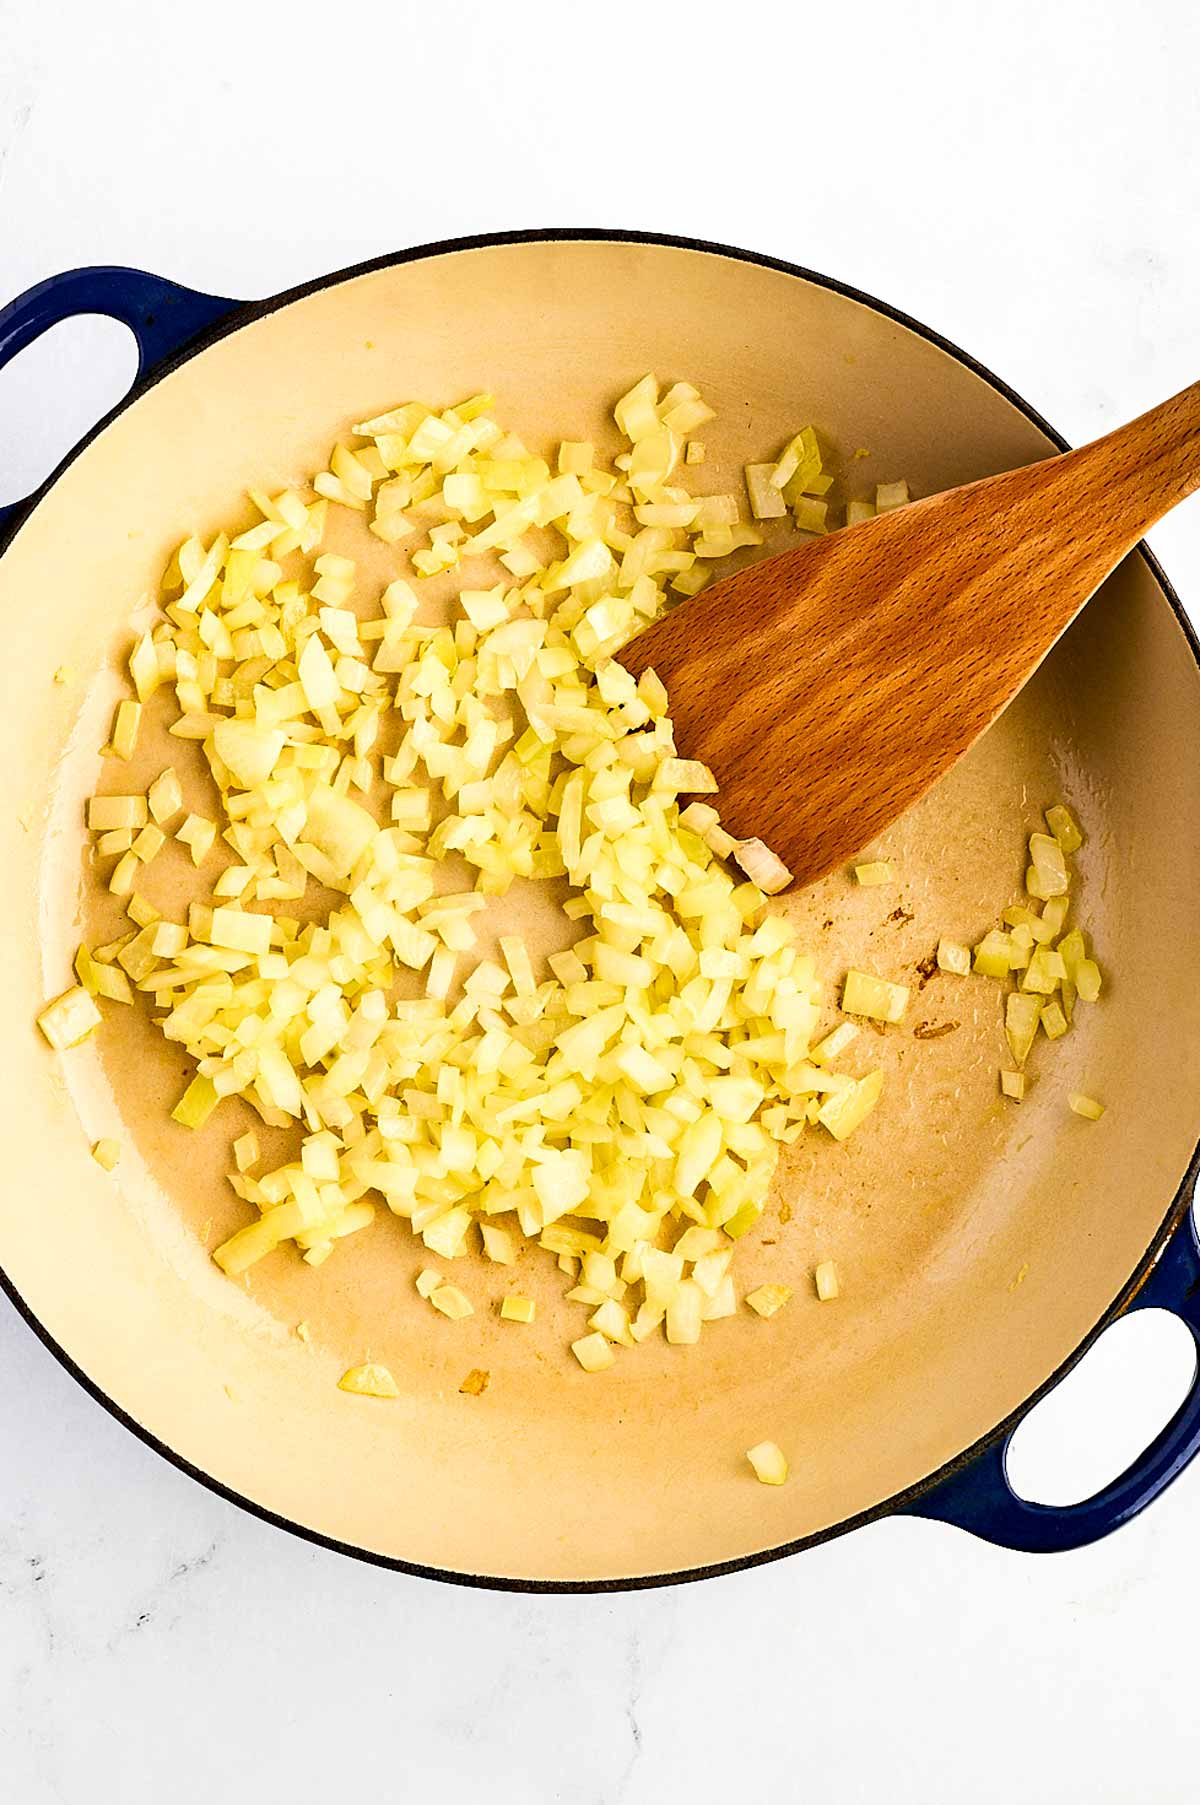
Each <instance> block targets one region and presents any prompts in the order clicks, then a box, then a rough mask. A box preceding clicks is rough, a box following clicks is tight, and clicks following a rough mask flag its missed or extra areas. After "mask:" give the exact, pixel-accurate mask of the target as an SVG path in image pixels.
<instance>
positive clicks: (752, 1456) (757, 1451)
mask: <svg viewBox="0 0 1200 1805" xmlns="http://www.w3.org/2000/svg"><path fill="white" fill-rule="evenodd" d="M746 1459H747V1460H748V1461H749V1462H750V1465H751V1466H752V1467H753V1468H754V1473H755V1477H756V1478H757V1479H759V1480H761V1481H762V1483H763V1485H783V1484H784V1482H785V1481H786V1479H787V1476H788V1463H787V1461H786V1459H785V1458H784V1454H783V1450H782V1449H781V1448H780V1447H778V1445H777V1444H776V1443H775V1442H773V1441H760V1442H756V1443H755V1445H754V1446H753V1447H752V1448H747V1450H746Z"/></svg>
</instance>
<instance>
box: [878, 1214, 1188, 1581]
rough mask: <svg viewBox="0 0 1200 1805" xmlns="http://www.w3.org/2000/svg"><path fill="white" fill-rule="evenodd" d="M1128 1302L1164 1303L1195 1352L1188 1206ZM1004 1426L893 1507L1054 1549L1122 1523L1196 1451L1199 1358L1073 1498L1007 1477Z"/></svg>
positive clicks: (1020, 1545)
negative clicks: (1102, 1472)
mask: <svg viewBox="0 0 1200 1805" xmlns="http://www.w3.org/2000/svg"><path fill="white" fill-rule="evenodd" d="M1125 1308H1126V1309H1127V1310H1144V1309H1160V1310H1170V1311H1171V1313H1172V1314H1173V1315H1175V1316H1178V1317H1179V1318H1180V1319H1181V1320H1182V1321H1183V1322H1185V1323H1186V1324H1187V1326H1188V1328H1189V1329H1190V1330H1191V1331H1192V1337H1193V1340H1194V1341H1195V1342H1196V1344H1197V1350H1198V1357H1200V1245H1198V1244H1197V1239H1196V1226H1195V1222H1194V1220H1193V1216H1192V1211H1191V1209H1188V1210H1186V1211H1185V1212H1184V1215H1183V1217H1182V1219H1181V1221H1180V1222H1179V1223H1178V1225H1177V1226H1176V1228H1175V1231H1174V1233H1173V1234H1172V1236H1171V1239H1170V1240H1169V1241H1168V1242H1167V1245H1166V1247H1165V1248H1164V1250H1163V1252H1162V1254H1161V1256H1160V1258H1159V1260H1158V1262H1157V1264H1156V1265H1155V1267H1154V1268H1153V1270H1152V1271H1151V1273H1150V1276H1149V1277H1148V1278H1147V1280H1146V1282H1145V1284H1144V1285H1143V1286H1142V1287H1141V1289H1140V1290H1139V1291H1138V1292H1137V1293H1136V1295H1135V1296H1134V1297H1133V1298H1132V1299H1131V1301H1130V1302H1129V1303H1128V1304H1127V1305H1126V1306H1125ZM1016 1428H1017V1425H1015V1424H1014V1426H1013V1428H1011V1429H1010V1430H1009V1431H1008V1433H1007V1434H1006V1435H1004V1436H1002V1437H1001V1438H1000V1439H999V1440H998V1441H996V1442H994V1443H992V1445H991V1446H990V1447H987V1448H984V1449H983V1450H982V1452H981V1453H979V1454H977V1455H975V1456H974V1457H973V1458H972V1459H969V1460H967V1461H966V1462H965V1464H964V1465H962V1466H960V1467H958V1468H957V1469H956V1470H955V1471H953V1472H951V1473H950V1474H949V1475H948V1476H947V1477H946V1478H945V1479H942V1480H939V1481H937V1482H935V1483H934V1484H933V1485H932V1486H930V1488H929V1489H928V1490H927V1491H925V1492H923V1493H921V1494H920V1495H919V1496H918V1497H916V1498H915V1499H913V1500H912V1501H911V1502H909V1503H907V1504H904V1505H902V1506H901V1507H900V1510H899V1512H898V1513H897V1514H898V1515H901V1516H910V1517H929V1518H934V1519H937V1520H939V1521H941V1522H943V1523H952V1524H954V1525H955V1526H956V1527H957V1528H959V1529H966V1530H969V1531H970V1532H971V1534H972V1535H977V1536H979V1537H981V1538H982V1540H983V1541H985V1542H992V1543H994V1544H995V1545H996V1547H998V1548H1012V1549H1016V1550H1019V1551H1021V1552H1022V1553H1026V1554H1057V1553H1060V1552H1063V1551H1065V1550H1066V1549H1069V1548H1084V1547H1086V1546H1087V1545H1088V1543H1090V1542H1098V1541H1099V1540H1100V1538H1101V1537H1102V1536H1106V1535H1108V1534H1109V1533H1110V1532H1111V1531H1112V1530H1114V1529H1119V1528H1120V1527H1121V1525H1122V1524H1123V1523H1128V1522H1129V1521H1130V1519H1131V1518H1132V1517H1136V1516H1137V1514H1138V1512H1139V1511H1141V1510H1144V1509H1145V1508H1146V1506H1147V1505H1148V1504H1151V1503H1153V1501H1154V1499H1155V1498H1157V1497H1158V1495H1159V1493H1160V1492H1162V1491H1165V1490H1166V1488H1167V1486H1168V1485H1170V1483H1171V1481H1172V1479H1175V1478H1176V1477H1177V1476H1178V1475H1179V1474H1180V1473H1182V1471H1183V1469H1184V1467H1185V1466H1187V1464H1188V1462H1189V1461H1190V1460H1191V1459H1192V1457H1193V1456H1194V1455H1195V1454H1196V1453H1197V1452H1200V1366H1198V1368H1197V1371H1196V1372H1195V1373H1194V1374H1193V1377H1192V1383H1191V1387H1190V1389H1189V1391H1188V1395H1187V1397H1186V1398H1185V1399H1184V1401H1183V1403H1182V1404H1181V1405H1180V1407H1179V1409H1178V1410H1177V1411H1176V1412H1175V1415H1174V1416H1173V1417H1172V1418H1171V1420H1170V1422H1169V1423H1168V1424H1167V1425H1166V1427H1165V1429H1163V1430H1162V1431H1161V1433H1160V1434H1159V1435H1157V1436H1155V1438H1154V1440H1153V1441H1152V1442H1151V1443H1150V1446H1149V1447H1148V1448H1146V1449H1145V1451H1144V1452H1143V1453H1142V1454H1139V1456H1138V1458H1137V1459H1136V1460H1135V1461H1134V1462H1133V1464H1132V1465H1131V1466H1129V1467H1127V1468H1126V1470H1125V1471H1124V1472H1123V1473H1122V1474H1120V1476H1119V1477H1118V1478H1116V1479H1114V1480H1113V1481H1112V1483H1111V1485H1106V1486H1105V1487H1104V1488H1103V1490H1101V1491H1099V1492H1097V1493H1096V1494H1095V1496H1094V1497H1091V1498H1085V1499H1083V1500H1082V1502H1081V1503H1079V1504H1067V1505H1057V1504H1031V1503H1029V1502H1028V1501H1027V1500H1026V1499H1024V1498H1019V1497H1018V1496H1017V1494H1016V1492H1014V1491H1013V1489H1012V1487H1011V1485H1010V1484H1009V1482H1008V1474H1007V1471H1006V1460H1007V1455H1008V1448H1009V1443H1010V1442H1011V1441H1012V1438H1013V1435H1014V1434H1015V1432H1016Z"/></svg>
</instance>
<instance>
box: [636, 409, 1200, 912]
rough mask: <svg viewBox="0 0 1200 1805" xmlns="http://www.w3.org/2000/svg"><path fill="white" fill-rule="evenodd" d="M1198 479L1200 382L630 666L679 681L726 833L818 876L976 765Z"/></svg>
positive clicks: (683, 745)
mask: <svg viewBox="0 0 1200 1805" xmlns="http://www.w3.org/2000/svg"><path fill="white" fill-rule="evenodd" d="M1198 483H1200V387H1198V388H1197V389H1195V390H1188V391H1186V392H1185V394H1184V395H1181V396H1177V397H1175V399H1174V400H1173V401H1170V402H1166V403H1164V404H1163V406H1162V407H1161V408H1156V409H1155V410H1154V411H1153V412H1152V413H1151V414H1147V415H1144V416H1143V417H1142V419H1141V420H1139V421H1135V422H1133V423H1132V425H1130V426H1128V427H1125V428H1122V429H1121V431H1120V432H1118V433H1115V434H1112V435H1110V437H1109V438H1107V439H1102V440H1100V441H1098V442H1097V443H1096V444H1094V445H1089V446H1086V447H1084V448H1083V449H1082V450H1080V451H1077V452H1071V453H1068V454H1066V455H1065V456H1062V457H1054V458H1049V459H1047V460H1046V461H1045V462H1043V463H1039V464H1031V465H1029V466H1027V467H1026V468H1024V469H1021V470H1015V471H1010V472H1006V473H1004V474H1002V475H999V476H995V477H989V478H987V479H985V480H984V481H983V482H978V483H971V484H969V485H966V486H965V487H963V488H960V489H952V490H950V491H948V492H947V493H946V494H944V495H937V496H931V497H930V498H928V499H927V500H925V501H920V502H914V503H912V504H910V505H909V506H908V507H905V508H900V509H897V510H895V511H894V512H892V513H889V514H886V515H883V516H880V517H879V518H878V519H875V520H871V521H868V522H865V523H864V524H862V525H860V526H856V527H850V528H847V529H843V530H842V531H841V532H838V533H832V534H830V535H829V536H827V537H824V538H820V539H815V540H812V541H810V542H808V543H807V544H805V545H803V546H801V547H799V548H797V549H796V550H795V551H790V552H785V553H783V554H781V555H779V556H777V557H773V558H767V559H763V560H760V561H759V562H758V563H756V564H750V565H748V566H747V567H746V568H745V569H743V570H741V571H739V572H737V573H736V574H735V575H733V576H731V577H729V578H727V579H725V580H724V581H722V582H720V583H718V584H715V585H713V587H711V588H710V589H707V590H703V591H701V593H700V594H699V595H697V596H696V597H694V598H693V599H692V600H691V601H689V602H686V603H684V604H683V605H682V606H681V607H680V608H678V609H676V610H675V611H674V612H673V613H671V614H668V615H665V616H663V617H662V618H661V619H660V620H658V621H656V622H654V624H653V625H652V626H650V627H649V628H647V630H646V631H645V632H644V633H641V634H639V635H638V637H637V638H636V639H634V640H632V641H630V643H629V644H628V645H627V646H625V647H624V648H623V649H622V651H621V652H620V654H619V657H620V661H621V663H622V664H623V665H625V667H626V669H628V670H629V671H631V672H632V673H633V674H634V675H635V676H639V675H640V674H641V673H642V672H643V671H644V670H646V669H648V668H653V669H654V670H655V671H656V672H657V673H658V675H659V677H661V678H662V680H663V682H664V683H665V684H666V686H667V691H668V694H669V697H670V708H671V715H672V719H673V720H674V723H675V737H676V743H677V744H678V747H679V750H680V752H681V753H682V754H683V755H684V756H685V757H688V758H699V759H703V760H704V762H705V763H706V764H708V765H709V766H710V767H711V769H712V771H713V774H714V775H715V777H716V779H717V781H718V783H719V785H720V795H719V797H718V799H717V800H718V803H719V807H720V811H721V820H722V824H723V825H724V826H725V827H726V829H727V830H728V831H729V832H730V833H732V834H735V835H737V836H738V837H739V838H757V839H761V840H764V841H765V842H766V844H767V845H768V846H769V847H771V849H772V850H773V851H774V852H776V853H777V854H778V855H779V857H780V858H781V859H782V860H783V861H784V863H785V864H786V865H787V867H788V869H789V870H790V871H791V872H792V874H793V878H794V880H795V881H796V882H797V883H801V884H803V883H808V882H811V881H812V880H813V879H815V878H818V877H821V876H823V875H824V873H825V872H827V871H830V870H832V869H833V868H834V867H835V866H837V865H839V864H841V863H843V862H844V861H846V860H847V859H848V858H850V857H851V856H852V855H853V854H854V853H855V852H856V851H858V850H859V849H860V848H861V847H863V846H865V845H866V844H867V842H868V841H869V840H871V839H873V838H874V837H875V835H876V834H877V833H879V832H880V831H881V830H882V829H883V828H885V827H886V826H887V825H888V824H889V823H890V822H891V821H893V820H895V819H896V817H897V816H898V815H900V814H901V813H902V812H903V811H904V810H905V809H906V808H908V807H909V806H910V804H912V803H913V802H915V801H916V800H917V798H918V797H920V796H922V795H923V794H924V793H925V792H926V791H927V790H928V789H929V788H930V787H931V785H932V784H934V783H936V781H937V780H938V778H939V777H941V776H942V775H943V774H944V773H945V772H946V771H948V770H949V769H950V767H951V766H952V765H953V764H955V763H956V762H957V760H958V759H959V758H961V757H962V755H963V754H964V753H965V752H966V751H967V750H968V749H969V748H970V747H971V746H972V745H973V744H974V742H975V741H976V740H977V739H978V738H979V736H980V734H982V733H983V732H984V731H985V730H986V728H987V727H988V726H989V725H990V724H991V722H992V721H993V720H995V718H996V716H997V715H998V714H999V713H1000V712H1001V710H1002V709H1003V708H1004V707H1005V706H1006V705H1007V703H1008V702H1009V701H1011V699H1012V697H1013V696H1014V695H1015V694H1016V693H1017V691H1018V690H1019V689H1020V688H1021V686H1022V685H1023V684H1024V683H1025V682H1026V681H1027V679H1028V678H1029V677H1030V676H1031V675H1032V673H1033V672H1034V671H1035V670H1036V669H1037V667H1038V665H1039V664H1040V663H1041V661H1042V660H1043V658H1045V656H1046V654H1047V653H1048V652H1049V651H1050V649H1051V647H1052V646H1053V645H1054V643H1055V641H1056V640H1057V639H1058V638H1059V636H1060V635H1061V634H1062V632H1063V631H1064V630H1065V628H1066V627H1067V626H1068V625H1069V624H1070V622H1071V621H1072V620H1073V619H1074V617H1075V615H1076V614H1077V613H1078V611H1079V609H1080V608H1081V607H1082V606H1083V604H1084V603H1085V602H1086V601H1087V599H1088V597H1089V596H1090V595H1091V594H1092V593H1093V592H1094V590H1095V589H1096V588H1097V587H1098V586H1099V584H1100V583H1101V582H1102V581H1103V579H1104V577H1105V576H1106V575H1107V574H1108V572H1109V571H1110V570H1111V569H1112V567H1113V565H1114V564H1115V563H1116V562H1117V561H1118V560H1119V559H1120V558H1121V557H1122V556H1123V555H1124V553H1125V552H1126V551H1127V550H1128V549H1129V547H1130V546H1131V545H1133V544H1134V543H1135V542H1136V540H1137V539H1138V538H1139V537H1140V536H1141V533H1142V532H1143V531H1144V529H1145V527H1146V526H1147V525H1148V524H1150V523H1151V521H1152V520H1154V519H1156V518H1157V517H1158V515H1160V514H1161V513H1163V512H1165V510H1166V509H1167V508H1168V507H1169V506H1171V505H1173V503H1174V502H1175V501H1178V500H1179V499H1181V498H1182V496H1183V495H1184V494H1187V493H1188V492H1189V491H1190V490H1191V489H1193V488H1195V487H1196V486H1197V484H1198Z"/></svg>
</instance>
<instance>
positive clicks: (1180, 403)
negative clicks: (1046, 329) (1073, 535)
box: [1045, 382, 1200, 565]
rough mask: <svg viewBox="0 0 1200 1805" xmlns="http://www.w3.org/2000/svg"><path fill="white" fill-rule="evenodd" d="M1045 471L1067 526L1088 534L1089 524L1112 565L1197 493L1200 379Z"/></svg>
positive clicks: (1101, 552) (1199, 482)
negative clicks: (1058, 499) (1055, 492)
mask: <svg viewBox="0 0 1200 1805" xmlns="http://www.w3.org/2000/svg"><path fill="white" fill-rule="evenodd" d="M1045 468H1046V470H1047V473H1048V474H1049V473H1052V481H1053V484H1054V486H1055V487H1057V488H1058V490H1059V492H1060V494H1061V497H1062V502H1063V509H1064V515H1065V519H1064V525H1065V524H1066V523H1067V522H1068V521H1069V522H1070V523H1071V524H1072V525H1073V526H1076V527H1077V528H1078V530H1083V528H1084V525H1085V523H1086V525H1087V526H1088V527H1090V529H1091V531H1090V533H1089V537H1090V538H1091V539H1092V540H1093V542H1094V544H1095V546H1096V552H1097V557H1098V559H1099V561H1100V562H1101V563H1104V564H1106V565H1111V564H1115V563H1116V562H1117V560H1118V559H1119V558H1121V557H1123V556H1124V554H1125V553H1126V552H1127V551H1129V550H1130V549H1131V548H1132V547H1133V546H1135V545H1136V544H1137V542H1138V540H1139V539H1141V538H1142V537H1143V536H1144V534H1145V533H1146V531H1147V530H1148V529H1149V528H1150V527H1152V526H1153V525H1154V523H1155V521H1156V520H1161V518H1162V516H1163V515H1164V514H1165V513H1167V512H1168V510H1169V509H1171V508H1173V507H1175V506H1176V504H1177V503H1178V502H1181V501H1183V500H1185V499H1186V497H1187V496H1189V495H1191V494H1193V493H1194V491H1195V490H1196V489H1200V382H1197V383H1193V384H1192V386H1191V388H1187V389H1184V390H1183V391H1182V392H1181V393H1180V394H1178V395H1172V397H1171V398H1170V400H1169V401H1163V402H1161V403H1160V404H1159V406H1158V407H1152V408H1151V409H1150V411H1149V413H1145V414H1141V415H1140V416H1139V417H1138V418H1137V419H1136V420H1130V421H1129V423H1128V425H1126V426H1119V427H1118V428H1117V429H1116V431H1115V432H1111V433H1109V434H1108V435H1107V437H1106V438H1103V439H1097V440H1095V441H1094V443H1092V444H1091V445H1084V446H1082V447H1081V448H1080V449H1079V450H1078V451H1070V452H1067V453H1066V454H1065V456H1063V457H1060V458H1055V459H1052V460H1050V461H1049V462H1048V464H1047V465H1046V466H1045Z"/></svg>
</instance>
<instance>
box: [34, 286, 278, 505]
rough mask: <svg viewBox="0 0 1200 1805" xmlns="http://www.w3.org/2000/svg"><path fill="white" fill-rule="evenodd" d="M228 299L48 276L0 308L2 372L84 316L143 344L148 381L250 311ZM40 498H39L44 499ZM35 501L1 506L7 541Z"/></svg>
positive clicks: (141, 359)
mask: <svg viewBox="0 0 1200 1805" xmlns="http://www.w3.org/2000/svg"><path fill="white" fill-rule="evenodd" d="M244 305H245V303H244V302H242V301H230V300H226V299H225V298H224V297H223V296H221V295H206V294H201V293H200V292H199V291H198V290H197V289H193V288H181V287H180V286H179V284H178V283H177V282H168V281H167V280H166V279H165V278H164V277H162V276H152V275H149V274H148V273H147V272H146V271H144V270H136V269H121V268H118V267H115V266H110V267H96V268H92V269H76V270H67V271H66V272H65V273H64V274H62V275H60V276H48V277H47V278H46V280H45V281H44V282H38V283H35V284H34V286H33V287H32V288H29V289H26V291H25V293H24V294H23V295H18V296H17V298H16V300H15V301H10V302H9V303H8V305H7V306H6V307H0V370H2V369H3V368H4V366H5V364H7V363H11V361H12V359H13V358H14V357H16V355H17V353H18V352H19V351H23V350H24V349H25V347H26V346H27V345H31V344H32V343H33V342H34V340H35V339H38V338H40V337H41V336H42V334H43V332H47V331H49V329H50V327H51V326H57V325H58V323H59V321H60V320H67V319H72V318H74V317H75V316H76V315H78V314H85V313H100V314H105V315H107V317H108V318H109V319H111V320H119V321H120V322H121V324H122V325H123V326H128V328H129V330H130V331H131V332H132V333H133V336H134V338H135V339H136V340H137V348H138V367H137V376H136V378H135V381H139V382H140V381H141V380H142V379H143V378H144V377H146V376H148V375H150V374H151V373H152V372H153V371H154V370H155V369H157V368H158V366H159V365H160V364H163V363H165V362H166V361H167V359H168V358H170V357H171V356H172V355H173V354H174V353H175V352H177V351H180V350H182V349H183V347H184V346H185V345H188V344H190V343H191V341H192V340H193V339H195V338H197V337H198V336H199V335H200V333H202V332H204V331H206V330H207V329H208V328H209V327H210V326H215V325H216V324H217V322H218V321H219V320H223V319H225V318H226V317H227V316H228V315H229V314H231V313H233V312H235V311H236V310H237V309H238V308H239V307H242V306H244ZM38 493H40V491H38ZM35 499H36V495H31V496H26V498H25V499H24V500H23V501H15V502H9V503H7V504H6V505H4V506H0V535H3V534H4V533H5V530H6V529H11V528H13V527H14V526H15V525H16V524H17V522H18V521H19V519H20V518H21V517H22V516H23V515H24V514H25V513H27V512H28V510H29V508H30V507H31V506H32V505H33V502H34V500H35Z"/></svg>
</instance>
